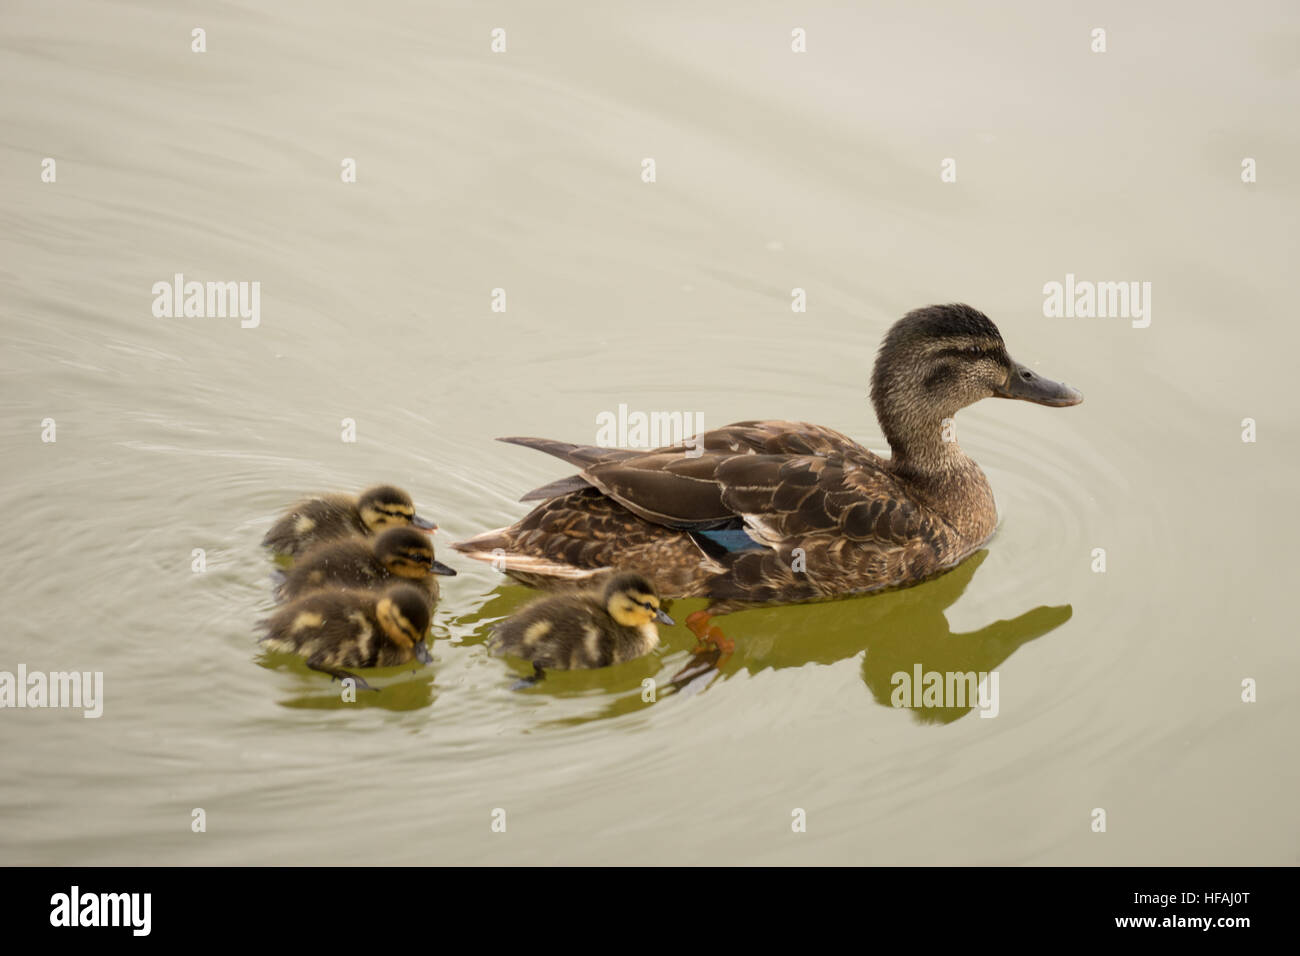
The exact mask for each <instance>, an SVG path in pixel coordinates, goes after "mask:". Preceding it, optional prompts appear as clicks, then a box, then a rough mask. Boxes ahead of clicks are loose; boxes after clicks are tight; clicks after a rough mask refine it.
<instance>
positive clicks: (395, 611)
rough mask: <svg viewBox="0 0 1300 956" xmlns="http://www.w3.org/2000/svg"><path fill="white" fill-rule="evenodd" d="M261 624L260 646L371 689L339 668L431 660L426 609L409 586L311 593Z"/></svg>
mask: <svg viewBox="0 0 1300 956" xmlns="http://www.w3.org/2000/svg"><path fill="white" fill-rule="evenodd" d="M262 623H263V626H264V627H265V629H266V635H265V636H264V637H262V638H261V643H262V645H263V646H264V647H265V648H266V649H267V650H270V651H280V652H282V653H286V654H301V655H302V656H303V657H305V658H307V666H308V667H310V668H311V669H312V670H317V671H321V672H322V673H325V674H330V675H331V676H333V677H336V678H338V679H340V680H341V679H343V678H351V679H352V680H354V681H356V686H357V687H359V688H361V689H362V690H370V689H371V687H370V685H369V684H367V683H366V682H365V680H363V679H362V678H360V677H358V676H357V675H356V674H353V673H350V672H348V671H346V670H343V668H345V667H392V666H395V665H397V664H406V663H408V662H410V661H413V660H418V661H420V662H421V663H424V664H428V663H431V662H432V661H433V657H432V655H430V653H429V648H428V647H427V646H426V645H425V642H424V641H425V633H426V632H427V631H428V630H429V605H428V603H427V601H426V600H425V596H424V593H423V592H422V591H421V590H420V589H419V588H415V587H412V586H411V585H409V584H394V585H393V586H392V587H390V588H389V589H388V590H387V591H384V592H382V593H378V592H375V591H357V590H335V591H313V592H312V593H311V594H307V595H304V596H303V597H300V598H298V600H296V601H293V602H292V603H290V604H286V605H285V606H284V607H282V608H281V609H280V610H279V611H277V612H276V613H275V614H273V615H271V616H270V617H269V618H267V619H266V620H265V621H264V622H262Z"/></svg>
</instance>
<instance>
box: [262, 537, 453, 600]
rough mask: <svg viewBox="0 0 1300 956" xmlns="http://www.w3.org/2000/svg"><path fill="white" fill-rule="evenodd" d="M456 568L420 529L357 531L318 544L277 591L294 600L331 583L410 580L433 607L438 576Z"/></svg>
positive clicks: (375, 584) (349, 584) (371, 584)
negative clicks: (440, 557) (436, 553)
mask: <svg viewBox="0 0 1300 956" xmlns="http://www.w3.org/2000/svg"><path fill="white" fill-rule="evenodd" d="M437 574H441V575H451V576H454V575H455V574H456V571H455V570H454V569H453V568H449V567H447V565H445V564H443V563H442V562H441V561H437V560H435V559H434V557H433V542H432V541H430V540H429V536H428V535H426V534H423V533H422V532H419V531H416V530H415V529H414V528H409V527H403V528H389V529H388V530H387V531H385V532H384V533H383V534H381V535H379V537H377V538H362V537H357V536H353V537H351V538H344V539H343V540H342V541H326V542H323V543H322V544H318V545H316V547H314V548H312V549H311V550H310V551H308V552H307V553H306V554H304V555H303V556H302V557H301V558H299V559H298V561H297V563H296V564H294V566H293V567H292V568H291V569H290V570H289V571H288V573H287V574H286V575H285V579H284V583H283V584H281V585H280V587H279V589H278V591H277V592H276V597H278V598H280V599H281V600H285V599H288V600H293V599H294V598H299V597H302V596H303V595H304V594H306V593H308V592H309V591H318V590H320V589H321V588H326V587H342V588H382V587H384V586H385V585H389V584H395V583H406V584H413V585H416V586H418V587H419V588H420V589H421V590H423V591H424V592H425V593H426V595H427V601H428V604H429V606H430V607H433V605H434V604H435V603H437V601H438V593H439V592H438V579H437V578H436V577H434V575H437Z"/></svg>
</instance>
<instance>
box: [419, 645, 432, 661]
mask: <svg viewBox="0 0 1300 956" xmlns="http://www.w3.org/2000/svg"><path fill="white" fill-rule="evenodd" d="M415 659H416V660H418V661H419V662H420V663H421V664H432V663H433V655H432V654H430V653H429V647H428V645H427V644H425V643H424V641H421V642H420V643H419V644H416V645H415Z"/></svg>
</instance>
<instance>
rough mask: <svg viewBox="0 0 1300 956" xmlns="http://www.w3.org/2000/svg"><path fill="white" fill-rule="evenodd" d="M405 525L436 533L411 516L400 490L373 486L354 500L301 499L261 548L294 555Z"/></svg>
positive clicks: (411, 507) (411, 509)
mask: <svg viewBox="0 0 1300 956" xmlns="http://www.w3.org/2000/svg"><path fill="white" fill-rule="evenodd" d="M407 525H409V526H410V527H412V528H418V529H419V530H421V531H436V530H437V529H438V526H437V525H436V524H434V523H433V522H432V521H428V520H426V519H424V518H421V517H420V516H419V515H417V514H416V513H415V505H414V504H412V503H411V496H410V495H408V494H407V493H406V492H405V491H403V490H402V489H401V488H394V487H393V486H392V485H376V486H375V487H373V488H367V489H366V490H365V491H363V492H362V493H361V494H360V495H359V496H358V497H356V498H353V497H351V496H349V495H313V496H312V497H310V498H305V499H303V500H302V501H300V502H298V503H297V504H296V505H294V506H293V507H292V508H290V509H289V511H288V513H286V514H285V515H284V516H283V517H281V518H280V519H279V520H278V521H276V523H275V524H274V525H272V526H271V530H270V531H268V532H267V533H266V537H265V538H263V539H262V544H263V545H264V546H265V547H268V548H270V549H271V550H272V551H275V552H277V553H279V554H293V555H298V554H302V553H303V552H304V551H306V550H307V549H308V548H310V547H312V546H313V545H316V544H319V543H320V542H322V541H330V540H333V539H334V538H343V537H347V536H349V535H354V534H360V535H370V534H377V533H378V532H380V531H383V530H384V529H385V528H396V527H406V526H407Z"/></svg>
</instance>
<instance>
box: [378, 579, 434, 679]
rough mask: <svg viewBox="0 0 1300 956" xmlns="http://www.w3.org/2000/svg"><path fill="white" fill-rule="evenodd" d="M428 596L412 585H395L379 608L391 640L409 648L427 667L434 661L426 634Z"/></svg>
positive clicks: (385, 593) (385, 594)
mask: <svg viewBox="0 0 1300 956" xmlns="http://www.w3.org/2000/svg"><path fill="white" fill-rule="evenodd" d="M427 600H428V599H427V597H426V596H425V595H424V594H422V593H421V592H420V591H419V590H418V589H417V588H414V587H412V586H411V585H409V584H394V585H393V586H392V587H391V588H389V589H388V590H387V591H385V592H384V596H383V597H381V598H380V599H379V603H378V604H377V605H375V617H376V618H378V620H379V626H380V627H382V628H383V629H384V633H385V634H386V635H388V639H389V640H390V641H392V642H393V643H394V644H396V645H397V646H398V647H405V648H407V649H408V650H410V651H413V652H414V653H415V656H416V657H417V658H419V659H420V661H422V662H423V663H425V664H429V663H431V662H432V661H433V656H432V655H431V654H430V653H429V648H428V647H427V646H425V643H424V635H425V633H426V632H427V631H428V630H429V605H428V603H427Z"/></svg>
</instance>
